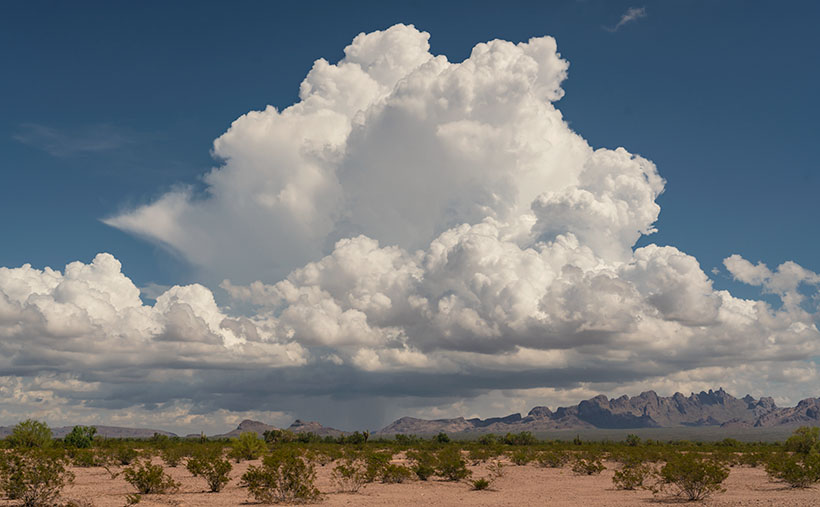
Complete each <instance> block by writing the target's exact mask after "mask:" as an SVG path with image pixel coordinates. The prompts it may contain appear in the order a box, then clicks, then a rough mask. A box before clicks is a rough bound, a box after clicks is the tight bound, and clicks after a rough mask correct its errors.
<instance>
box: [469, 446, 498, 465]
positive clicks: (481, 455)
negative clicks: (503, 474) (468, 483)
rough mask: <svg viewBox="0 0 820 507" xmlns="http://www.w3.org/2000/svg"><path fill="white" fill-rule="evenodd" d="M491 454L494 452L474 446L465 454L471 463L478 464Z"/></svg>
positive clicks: (491, 455) (493, 454)
mask: <svg viewBox="0 0 820 507" xmlns="http://www.w3.org/2000/svg"><path fill="white" fill-rule="evenodd" d="M493 456H495V453H494V452H493V451H492V450H490V449H488V448H486V447H474V448H472V449H470V452H469V453H468V454H467V459H469V460H470V462H472V464H473V465H478V464H479V463H483V462H485V461H487V460H488V459H490V458H491V457H493Z"/></svg>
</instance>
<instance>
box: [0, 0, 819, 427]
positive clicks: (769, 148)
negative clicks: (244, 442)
mask: <svg viewBox="0 0 820 507" xmlns="http://www.w3.org/2000/svg"><path fill="white" fill-rule="evenodd" d="M818 15H820V7H818V6H817V4H816V3H814V2H786V3H781V4H778V5H777V7H776V8H775V7H774V6H773V4H771V3H769V2H732V1H724V2H709V1H680V2H642V3H635V2H620V1H603V0H601V1H595V0H586V1H553V2H507V3H505V4H504V5H501V4H499V3H497V2H456V1H452V2H422V1H417V2H403V3H395V2H369V1H360V2H354V3H351V4H343V3H339V2H318V3H316V4H315V6H314V7H313V8H311V9H304V8H302V9H300V8H298V6H296V5H290V4H282V3H277V2H251V1H247V2H233V3H226V2H175V3H170V4H169V3H167V2H143V3H140V4H131V3H125V2H79V3H65V2H36V1H35V2H7V3H6V4H5V5H4V14H3V16H2V17H0V63H2V69H3V70H2V79H0V153H2V154H3V155H4V156H3V157H2V159H0V178H1V179H0V266H4V267H3V268H0V349H2V354H1V356H2V359H0V396H1V397H2V399H3V403H2V404H0V424H13V423H15V422H16V421H18V420H20V419H23V418H26V417H30V416H33V417H38V418H41V419H43V420H46V421H48V422H49V423H51V424H73V423H97V424H117V425H129V426H151V427H156V428H162V429H169V430H171V431H177V432H179V433H187V432H191V433H197V434H198V433H199V432H200V431H206V432H221V431H226V430H228V429H231V428H232V426H233V425H235V424H236V423H237V422H238V421H240V420H242V419H244V418H254V419H259V420H263V421H265V422H268V423H271V424H276V425H279V426H283V425H284V426H287V425H288V424H290V422H291V421H292V420H293V419H295V418H302V419H315V420H320V421H321V422H323V423H324V424H327V425H334V426H336V427H340V428H342V429H350V430H352V429H362V428H369V429H378V428H380V427H382V426H384V425H386V424H387V423H389V422H390V421H392V420H393V419H396V418H398V417H401V416H404V415H414V416H419V417H455V416H461V415H464V416H482V417H487V416H498V415H506V414H508V413H512V412H522V411H523V412H526V411H528V410H529V409H530V408H531V407H532V406H534V405H548V406H551V407H553V408H554V407H556V406H558V405H567V404H573V403H577V402H578V401H580V400H581V399H584V398H588V397H591V396H593V395H595V394H598V393H604V394H607V395H611V396H615V395H620V394H633V395H634V394H638V393H640V392H641V391H644V390H648V389H654V390H656V391H658V392H659V393H660V394H664V395H669V394H672V393H674V392H676V391H682V392H684V393H688V392H690V391H699V390H701V389H709V388H717V387H719V386H722V387H724V388H725V389H727V391H729V392H730V393H733V394H735V395H738V396H742V395H744V394H746V393H750V394H752V395H754V396H761V395H772V396H774V397H775V399H776V401H777V402H778V403H779V404H783V405H788V404H794V403H796V402H797V401H799V400H800V399H802V398H805V397H809V396H818V395H820V392H817V388H816V386H817V385H818V380H820V379H818V373H817V364H816V359H817V357H818V356H820V341H818V340H820V332H818V329H817V327H816V326H817V322H818V313H817V312H818V302H820V296H818V285H820V276H818V275H817V273H818V272H819V271H820V259H819V258H818V256H817V254H816V252H817V251H818V247H820V236H819V235H818V234H817V225H816V223H817V216H820V200H818V199H817V198H816V193H817V190H818V184H819V183H818V179H817V178H818V177H817V171H816V170H817V162H816V160H817V156H816V151H817V149H816V131H817V129H816V127H815V126H814V125H813V123H814V119H815V118H816V117H817V116H818V113H820V99H818V97H817V94H816V90H817V89H818V88H820V86H819V85H820V68H819V67H818V66H817V65H816V64H814V62H816V61H818V54H817V53H818V48H820V40H818V39H820V35H819V34H818V33H817V31H816V30H815V26H816V23H817V20H818V17H819V16H818Z"/></svg>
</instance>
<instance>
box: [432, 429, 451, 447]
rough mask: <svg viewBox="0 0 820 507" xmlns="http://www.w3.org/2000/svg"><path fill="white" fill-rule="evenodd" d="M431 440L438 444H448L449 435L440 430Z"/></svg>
mask: <svg viewBox="0 0 820 507" xmlns="http://www.w3.org/2000/svg"><path fill="white" fill-rule="evenodd" d="M433 442H436V443H439V444H449V443H450V437H449V436H448V435H447V433H444V432H443V431H442V432H440V433H439V434H438V435H436V436H435V437H433Z"/></svg>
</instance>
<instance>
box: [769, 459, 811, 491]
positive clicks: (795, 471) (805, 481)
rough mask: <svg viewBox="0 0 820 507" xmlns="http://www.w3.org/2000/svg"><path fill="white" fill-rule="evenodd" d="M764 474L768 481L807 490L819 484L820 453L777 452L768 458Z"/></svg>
mask: <svg viewBox="0 0 820 507" xmlns="http://www.w3.org/2000/svg"><path fill="white" fill-rule="evenodd" d="M766 473H767V474H769V478H770V479H772V480H779V481H783V482H785V483H787V484H788V485H789V486H791V487H793V488H808V487H809V486H811V485H812V484H816V483H817V482H820V452H818V451H817V450H812V451H810V452H808V453H807V454H802V453H797V452H794V453H790V452H779V453H777V454H774V455H772V456H771V457H770V458H769V460H768V462H767V463H766Z"/></svg>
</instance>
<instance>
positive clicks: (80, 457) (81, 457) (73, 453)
mask: <svg viewBox="0 0 820 507" xmlns="http://www.w3.org/2000/svg"><path fill="white" fill-rule="evenodd" d="M66 454H67V456H68V458H69V459H70V460H71V463H72V464H73V465H74V466H77V467H83V468H89V467H95V466H97V465H98V464H99V463H98V460H97V455H96V454H94V451H92V450H91V449H78V448H74V449H68V450H67V451H66Z"/></svg>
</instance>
